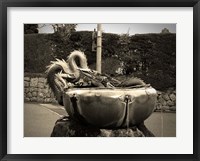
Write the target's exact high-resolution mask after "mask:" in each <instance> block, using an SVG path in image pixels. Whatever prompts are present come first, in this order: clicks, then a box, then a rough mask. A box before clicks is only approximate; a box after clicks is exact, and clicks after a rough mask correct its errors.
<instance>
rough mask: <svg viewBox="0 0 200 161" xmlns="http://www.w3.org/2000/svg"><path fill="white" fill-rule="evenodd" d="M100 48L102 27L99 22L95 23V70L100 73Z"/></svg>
mask: <svg viewBox="0 0 200 161" xmlns="http://www.w3.org/2000/svg"><path fill="white" fill-rule="evenodd" d="M101 48H102V29H101V24H97V57H96V70H97V72H99V73H101V52H102V50H101Z"/></svg>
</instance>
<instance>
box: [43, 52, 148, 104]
mask: <svg viewBox="0 0 200 161" xmlns="http://www.w3.org/2000/svg"><path fill="white" fill-rule="evenodd" d="M77 58H78V60H79V64H80V65H79V66H78V65H77V63H76V61H75V59H77ZM46 73H47V82H48V84H49V86H50V88H51V89H52V91H53V93H54V95H55V97H56V99H57V101H58V103H59V104H60V105H63V92H64V91H65V90H66V89H70V88H74V87H78V88H84V87H88V88H89V87H99V88H116V87H132V86H145V85H146V84H145V83H144V81H143V80H141V79H139V78H131V79H127V80H125V81H119V80H116V79H114V78H112V77H110V76H109V75H107V74H100V73H98V72H97V71H96V70H92V69H90V68H89V67H88V65H87V58H86V55H85V54H84V53H83V52H81V51H77V50H75V51H73V52H72V53H71V54H70V55H69V57H68V59H67V61H65V60H63V59H62V60H60V59H56V61H51V64H50V65H48V66H47V70H46Z"/></svg>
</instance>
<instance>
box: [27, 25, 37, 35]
mask: <svg viewBox="0 0 200 161" xmlns="http://www.w3.org/2000/svg"><path fill="white" fill-rule="evenodd" d="M33 33H38V24H24V34H33Z"/></svg>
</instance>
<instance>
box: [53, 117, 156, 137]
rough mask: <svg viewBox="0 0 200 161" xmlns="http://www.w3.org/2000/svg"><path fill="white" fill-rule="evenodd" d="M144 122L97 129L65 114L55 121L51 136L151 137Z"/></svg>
mask: <svg viewBox="0 0 200 161" xmlns="http://www.w3.org/2000/svg"><path fill="white" fill-rule="evenodd" d="M153 136H154V135H153V134H152V133H151V132H150V131H149V130H148V129H147V128H146V126H145V125H144V124H140V125H138V126H133V127H129V128H123V129H119V128H118V129H99V128H95V127H91V126H88V125H83V124H81V123H80V122H78V121H76V120H73V119H71V118H69V117H67V116H64V117H63V118H61V119H59V120H57V121H56V123H55V126H54V128H53V131H52V133H51V137H153Z"/></svg>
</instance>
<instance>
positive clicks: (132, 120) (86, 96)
mask: <svg viewBox="0 0 200 161" xmlns="http://www.w3.org/2000/svg"><path fill="white" fill-rule="evenodd" d="M156 98H157V93H156V90H155V89H154V88H152V87H141V88H131V89H125V88H115V89H105V88H73V89H68V90H67V91H66V92H65V93H64V95H63V102H64V107H65V109H66V111H67V112H68V114H69V116H71V117H73V118H76V119H78V120H79V121H81V122H83V123H87V124H89V125H93V126H95V127H99V128H123V127H131V126H134V125H137V124H140V123H142V122H143V121H144V120H145V119H147V118H148V117H149V116H150V115H151V114H152V112H153V110H154V107H155V104H156Z"/></svg>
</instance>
